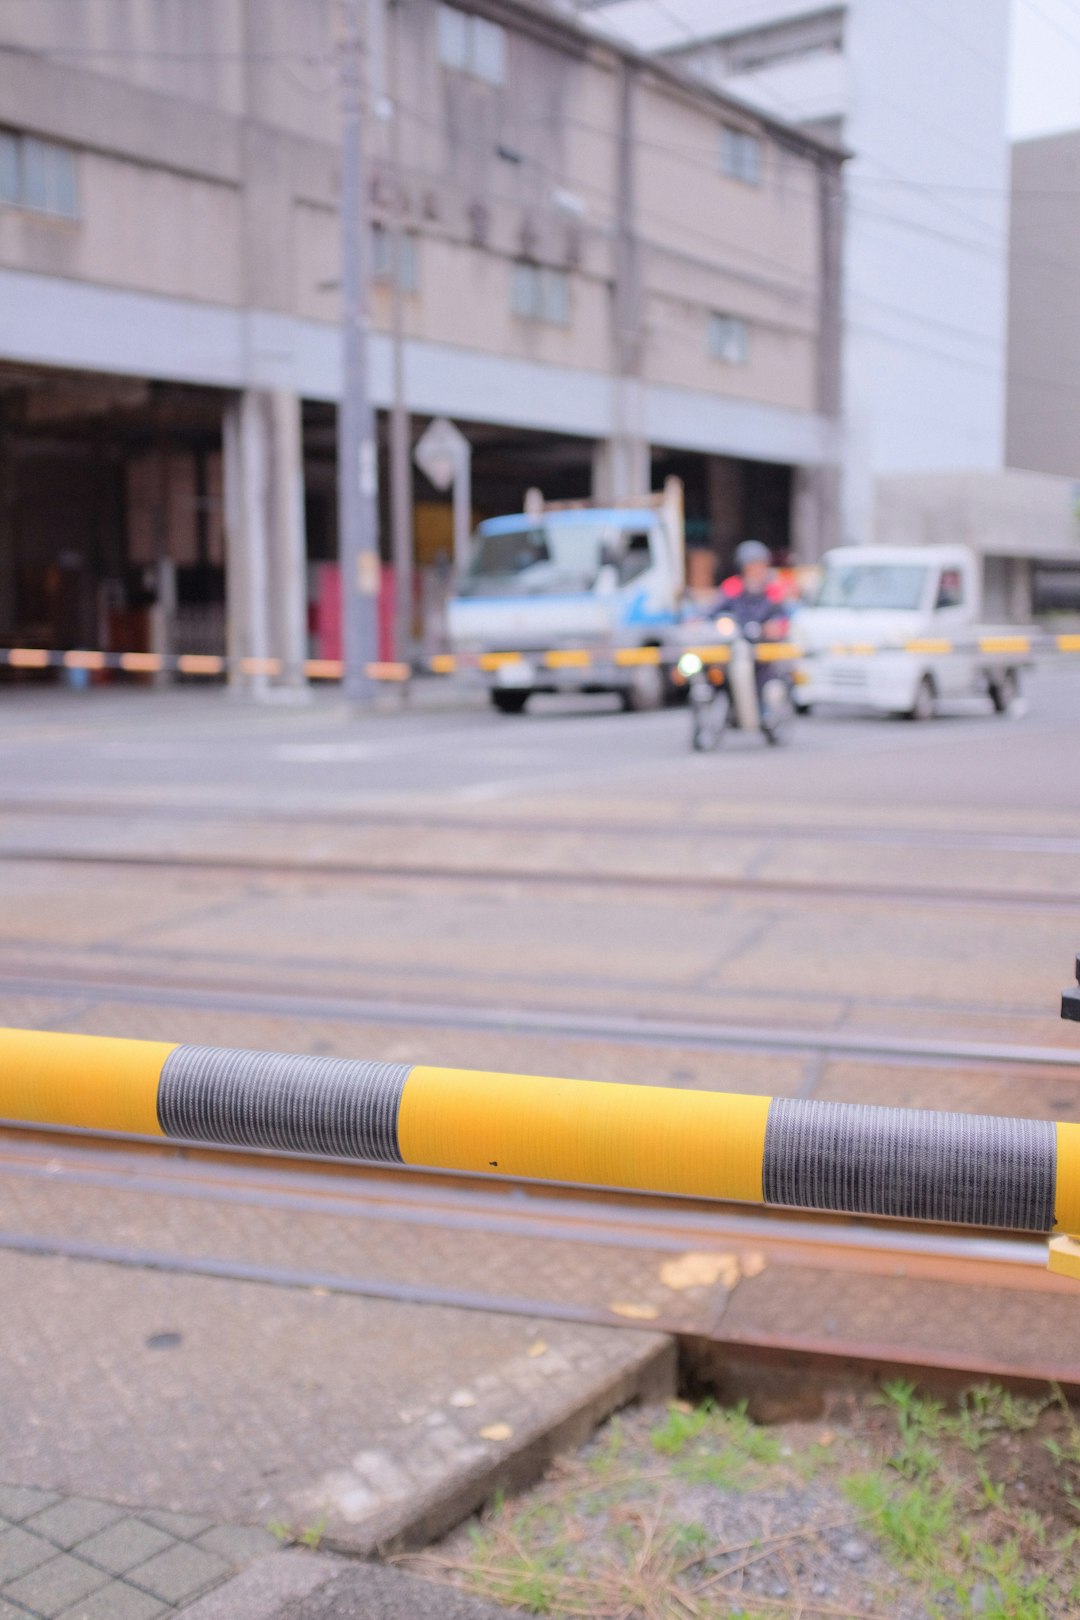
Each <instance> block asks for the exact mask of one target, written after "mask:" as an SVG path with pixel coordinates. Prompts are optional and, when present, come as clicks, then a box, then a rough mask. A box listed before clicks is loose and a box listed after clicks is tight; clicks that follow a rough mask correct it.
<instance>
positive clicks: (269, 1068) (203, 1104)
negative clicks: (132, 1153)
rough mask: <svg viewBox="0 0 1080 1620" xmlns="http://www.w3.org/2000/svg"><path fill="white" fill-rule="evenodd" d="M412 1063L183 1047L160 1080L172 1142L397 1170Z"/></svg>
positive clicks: (163, 1120) (162, 1118)
mask: <svg viewBox="0 0 1080 1620" xmlns="http://www.w3.org/2000/svg"><path fill="white" fill-rule="evenodd" d="M411 1068H412V1065H411V1064H409V1063H357V1062H353V1061H352V1060H350V1059H346V1058H327V1057H292V1056H285V1055H282V1054H280V1053H276V1052H244V1051H227V1050H222V1049H221V1048H220V1047H212V1046H178V1047H176V1048H175V1050H174V1051H172V1052H170V1053H169V1056H168V1057H167V1058H166V1060H165V1064H164V1067H163V1068H162V1071H161V1079H160V1081H159V1082H158V1101H157V1109H158V1121H159V1123H160V1125H161V1128H162V1130H163V1131H164V1132H165V1135H166V1136H181V1137H186V1138H188V1139H189V1140H192V1141H200V1142H222V1143H226V1144H228V1145H229V1146H234V1147H263V1148H279V1149H282V1150H283V1151H286V1152H293V1153H323V1154H332V1155H336V1156H339V1157H341V1158H346V1159H373V1160H376V1161H378V1162H381V1163H383V1164H400V1163H401V1162H402V1158H401V1151H400V1149H399V1147H398V1138H397V1119H398V1106H399V1104H400V1102H401V1093H402V1089H403V1088H404V1085H405V1081H406V1079H407V1078H408V1075H409V1072H410V1070H411Z"/></svg>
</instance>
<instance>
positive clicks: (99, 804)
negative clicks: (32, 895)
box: [0, 795, 1080, 856]
mask: <svg viewBox="0 0 1080 1620" xmlns="http://www.w3.org/2000/svg"><path fill="white" fill-rule="evenodd" d="M17 815H34V816H39V817H40V816H55V817H57V818H58V819H63V818H67V819H71V818H74V817H78V818H79V819H82V820H92V819H94V818H101V819H104V820H106V821H108V822H112V823H115V822H116V821H117V820H118V819H132V820H139V821H166V822H168V821H175V822H181V823H192V822H201V823H204V824H210V825H221V824H224V825H235V824H236V823H237V822H243V821H248V820H250V821H257V822H258V824H259V825H260V826H264V827H275V826H282V827H298V826H299V827H305V828H323V827H327V828H342V827H346V828H348V829H349V830H350V831H356V832H360V831H364V830H365V829H370V830H375V829H383V830H387V831H395V832H398V831H401V830H402V829H408V830H409V831H410V832H430V833H444V832H463V833H472V834H490V833H498V834H506V835H514V834H517V835H520V836H522V837H526V838H527V837H552V836H558V835H570V836H578V837H595V836H596V835H597V833H598V831H602V835H603V838H604V839H605V840H612V839H616V840H624V839H629V838H641V837H655V836H657V835H658V834H660V835H662V836H663V837H664V838H665V839H666V840H669V841H673V842H677V843H685V842H687V841H690V840H694V839H701V838H715V837H723V836H725V835H727V836H730V837H732V838H753V839H756V840H760V841H762V842H768V841H771V840H780V841H785V842H790V841H793V840H795V841H798V842H800V843H808V844H837V843H839V844H843V845H859V846H871V847H882V846H883V847H896V848H913V849H926V850H929V849H939V850H943V851H960V850H978V851H982V852H985V853H988V854H994V853H997V854H1009V855H1050V856H1059V855H1080V836H1073V835H1069V834H1064V833H1060V834H1059V833H1018V832H1005V831H995V830H989V829H980V828H971V829H968V828H963V829H957V830H950V829H948V828H929V827H919V826H890V825H888V824H884V825H880V826H866V825H865V824H864V823H862V822H859V823H855V822H853V823H852V824H850V825H848V824H846V823H843V822H838V823H828V822H821V821H817V820H814V821H813V822H799V821H796V820H794V819H791V820H770V819H768V812H767V810H766V811H763V810H761V809H760V808H755V811H754V813H753V815H747V816H739V815H731V814H721V815H716V816H709V817H705V816H701V815H700V814H695V812H694V811H693V810H688V811H686V812H685V813H683V814H681V815H680V816H679V818H678V819H674V818H673V817H672V816H670V815H668V814H660V815H657V816H654V817H651V818H646V817H614V818H609V819H607V820H605V821H604V822H603V824H602V827H601V826H599V824H598V822H597V820H596V819H595V818H594V819H592V820H573V819H571V818H568V817H563V816H550V815H549V816H536V815H531V814H525V815H514V816H506V815H498V814H492V813H490V812H487V811H485V812H484V813H483V815H482V816H477V815H462V814H460V813H455V812H454V811H453V810H452V809H447V811H446V812H445V814H444V813H442V812H440V814H439V815H438V816H434V815H431V814H430V813H425V812H417V811H415V810H410V809H407V808H404V807H402V808H400V809H399V808H397V807H394V808H393V809H387V810H380V809H378V808H373V807H371V806H363V807H352V808H348V809H342V810H333V809H331V808H328V807H327V806H326V805H311V806H304V807H301V808H296V809H288V808H281V807H280V806H277V807H273V806H268V807H266V808H265V809H264V808H263V807H262V806H261V805H260V806H258V807H252V808H250V809H247V810H245V809H244V807H243V806H240V805H235V804H233V805H229V804H214V803H212V802H210V803H208V802H205V801H200V803H198V804H184V803H177V804H163V803H160V802H154V801H143V800H130V799H93V798H80V799H78V800H77V801H76V800H71V801H67V800H64V799H59V798H56V799H39V798H33V797H27V798H18V797H13V796H10V795H7V796H4V797H3V798H0V818H2V817H4V816H17Z"/></svg>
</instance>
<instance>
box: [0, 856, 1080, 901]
mask: <svg viewBox="0 0 1080 1620" xmlns="http://www.w3.org/2000/svg"><path fill="white" fill-rule="evenodd" d="M0 862H9V863H12V864H20V863H23V864H35V865H40V864H48V863H53V864H55V865H60V866H116V867H135V868H148V869H151V870H155V871H193V870H194V871H202V870H205V871H208V872H238V873H244V874H248V873H252V872H257V873H260V874H262V875H271V876H272V875H277V874H282V875H285V876H289V877H300V878H304V879H309V878H311V877H319V876H323V877H332V878H337V879H350V878H352V879H356V880H357V881H359V882H371V881H373V880H378V879H391V880H393V881H394V882H398V883H400V882H412V883H467V884H472V885H474V886H477V885H479V886H481V887H484V888H491V887H497V886H498V885H500V884H506V883H514V884H522V885H528V886H529V887H531V888H553V889H554V888H567V889H590V888H592V889H617V890H627V889H631V890H634V891H636V892H639V893H640V892H649V893H664V892H670V893H673V894H680V895H683V894H693V895H696V896H699V897H700V896H702V895H707V894H710V893H711V894H736V895H756V894H760V895H767V896H769V897H770V898H774V897H779V898H783V899H788V900H792V901H799V900H815V901H822V900H825V901H839V902H847V901H851V900H870V901H878V900H880V901H887V902H888V903H889V904H890V905H903V906H914V907H925V906H933V907H938V906H943V907H961V908H963V907H973V908H976V909H978V910H1004V911H1016V910H1019V911H1034V912H1037V913H1039V914H1041V915H1052V916H1057V915H1060V914H1063V913H1064V914H1067V915H1069V916H1075V914H1076V912H1077V909H1078V908H1080V895H1076V896H1071V895H1067V894H1061V893H1060V891H1059V892H1057V893H1051V892H1049V891H1046V892H1042V891H1037V890H1027V891H1025V890H1011V889H1001V890H989V889H974V888H972V889H965V888H963V887H954V888H940V887H935V888H931V887H926V888H923V887H920V886H918V885H913V884H910V883H908V884H902V885H901V884H895V885H894V884H886V883H832V882H818V881H810V882H807V881H805V880H800V879H798V878H794V879H789V878H782V879H781V878H756V877H754V878H749V877H737V876H731V877H729V876H723V875H720V874H712V873H709V872H703V873H651V872H626V871H623V872H611V871H595V870H594V871H589V870H585V869H579V870H577V871H573V872H571V871H565V870H553V869H544V868H543V867H539V868H538V867H526V866H504V867H498V866H496V867H492V866H464V865H460V866H457V865H455V866H444V865H429V864H424V863H422V862H416V863H409V862H401V861H357V860H351V861H345V860H326V859H315V860H304V861H296V860H293V861H286V860H283V859H281V858H280V857H278V856H257V855H256V856H240V855H211V854H204V853H200V854H198V855H184V854H169V855H165V854H150V853H147V854H143V853H139V852H135V851H130V850H123V851H120V850H109V851H88V850H70V849H69V850H63V849H56V848H52V849H50V848H49V847H48V846H38V847H33V846H10V845H9V846H8V847H6V848H5V847H2V846H0Z"/></svg>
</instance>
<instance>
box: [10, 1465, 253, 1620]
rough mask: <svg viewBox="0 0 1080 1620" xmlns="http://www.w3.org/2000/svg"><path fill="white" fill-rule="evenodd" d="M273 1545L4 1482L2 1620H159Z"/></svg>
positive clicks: (201, 1521) (248, 1531) (241, 1532)
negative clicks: (31, 1618) (30, 1618)
mask: <svg viewBox="0 0 1080 1620" xmlns="http://www.w3.org/2000/svg"><path fill="white" fill-rule="evenodd" d="M275 1546H276V1543H275V1541H274V1538H273V1537H272V1536H271V1535H270V1534H269V1533H268V1532H267V1531H264V1530H259V1529H256V1528H253V1527H251V1526H247V1525H240V1526H230V1525H218V1524H214V1523H213V1522H212V1521H211V1520H210V1519H207V1518H203V1517H200V1516H198V1515H192V1514H177V1513H169V1512H157V1511H155V1510H153V1509H140V1510H139V1511H138V1512H132V1511H130V1510H129V1509H128V1508H126V1507H124V1506H121V1505H119V1504H117V1503H115V1502H105V1501H100V1500H97V1499H95V1498H92V1497H87V1496H65V1495H61V1494H60V1493H58V1492H54V1491H42V1490H37V1489H34V1488H31V1487H27V1486H25V1485H5V1484H0V1620H29V1617H33V1620H157V1617H158V1616H163V1615H165V1616H167V1615H171V1614H175V1613H176V1612H177V1611H178V1610H179V1609H181V1608H183V1607H184V1606H185V1605H186V1604H188V1603H191V1602H192V1601H193V1600H194V1599H195V1598H197V1597H200V1596H201V1595H202V1594H203V1593H204V1592H209V1591H211V1590H212V1589H213V1588H214V1587H216V1586H219V1585H220V1584H221V1583H222V1582H223V1581H225V1580H228V1579H229V1578H230V1577H231V1576H232V1575H233V1574H234V1573H235V1571H236V1570H237V1569H240V1568H243V1567H244V1566H245V1565H246V1564H248V1563H250V1562H252V1561H253V1560H254V1559H256V1558H258V1557H261V1556H262V1555H264V1554H265V1553H267V1552H269V1551H272V1550H273V1548H274V1547H275Z"/></svg>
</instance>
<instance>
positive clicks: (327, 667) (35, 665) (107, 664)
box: [0, 633, 1080, 685]
mask: <svg viewBox="0 0 1080 1620" xmlns="http://www.w3.org/2000/svg"><path fill="white" fill-rule="evenodd" d="M687 652H694V653H697V655H698V657H699V658H701V660H702V662H703V663H706V664H726V663H727V662H728V661H729V659H730V657H731V648H730V646H729V645H728V644H727V643H725V642H720V643H715V644H714V643H708V644H705V645H702V646H680V647H677V648H675V647H671V648H668V647H553V648H549V649H548V650H547V651H546V652H528V653H525V652H485V653H435V654H433V655H432V656H431V657H428V658H421V659H418V660H417V661H416V662H414V663H405V662H394V661H385V660H383V661H377V662H374V663H369V664H365V665H364V673H365V674H366V675H367V677H368V679H369V680H373V681H380V682H386V683H388V684H398V685H401V684H403V683H404V682H407V681H410V680H411V679H412V678H413V677H414V676H426V675H460V674H465V673H467V672H470V671H480V672H482V673H485V674H491V673H494V671H496V670H498V669H500V668H503V667H505V666H506V665H509V664H515V663H520V662H523V661H525V660H528V661H530V662H532V663H535V664H538V665H540V666H541V667H543V668H545V669H568V668H579V669H588V668H590V667H591V666H603V665H609V666H610V665H612V664H613V665H615V667H616V668H630V667H634V666H640V665H668V664H676V663H677V662H678V660H679V658H680V657H682V655H683V654H684V653H687ZM896 652H909V653H916V654H923V655H933V656H935V657H948V656H949V655H950V654H953V653H956V654H972V653H975V654H981V655H983V656H990V657H1008V658H1012V657H1016V658H1023V659H1041V658H1056V657H1057V656H1059V655H1061V654H1080V635H1050V634H1042V633H1032V634H1024V635H1008V636H982V637H979V638H977V639H974V640H970V641H955V642H954V641H938V640H925V639H924V640H916V641H905V642H900V643H898V644H897V645H896V646H895V647H877V646H873V645H871V644H870V643H859V642H852V643H844V644H838V645H836V646H833V647H828V648H822V649H818V650H816V651H810V650H808V649H806V648H803V647H800V646H798V645H797V644H796V643H794V642H763V643H760V644H759V645H758V646H757V647H756V648H755V656H756V657H757V659H758V660H759V661H760V662H762V663H765V662H789V663H790V662H794V661H796V660H801V659H810V658H814V657H821V656H830V657H838V656H845V655H849V656H851V657H857V658H867V657H871V656H873V655H875V654H879V653H896ZM4 665H6V666H7V667H8V668H9V669H24V670H41V669H69V670H85V671H87V672H89V673H91V674H93V673H96V672H99V671H117V672H122V673H125V674H129V675H158V674H175V675H184V676H188V677H191V676H197V677H198V676H201V677H204V678H207V679H218V678H220V677H221V676H223V675H228V674H230V673H238V674H241V675H246V676H264V677H267V678H269V679H280V678H282V677H286V678H298V679H304V680H309V681H340V680H341V678H342V676H343V674H344V671H345V666H344V664H343V663H342V662H341V661H340V660H339V659H336V658H308V659H306V660H305V661H304V662H303V663H302V664H299V665H290V664H287V663H285V662H284V661H283V660H282V659H280V658H228V657H225V656H224V655H222V654H217V653H150V652H100V651H94V650H90V649H81V648H76V649H74V650H72V651H68V652H60V651H56V650H55V649H52V648H48V647H4V648H0V667H2V666H4Z"/></svg>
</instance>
